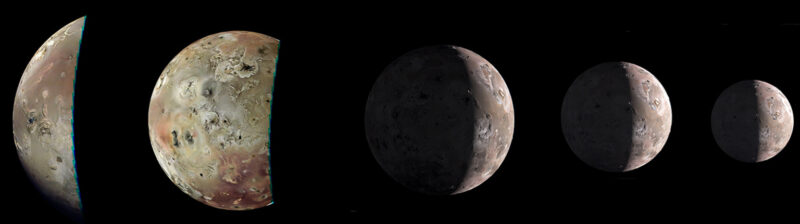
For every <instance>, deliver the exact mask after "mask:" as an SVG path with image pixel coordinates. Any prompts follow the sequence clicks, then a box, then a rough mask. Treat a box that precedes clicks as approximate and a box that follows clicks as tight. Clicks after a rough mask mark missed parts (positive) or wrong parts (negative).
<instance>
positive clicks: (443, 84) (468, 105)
mask: <svg viewBox="0 0 800 224" xmlns="http://www.w3.org/2000/svg"><path fill="white" fill-rule="evenodd" d="M365 128H366V134H367V141H368V143H369V146H370V148H371V149H372V153H373V155H374V157H375V159H376V160H377V161H378V163H379V164H380V165H381V167H382V168H383V170H384V171H386V173H388V174H389V176H391V177H392V178H394V180H395V181H397V182H398V183H400V184H402V185H403V186H405V187H407V188H408V189H411V190H413V191H416V192H420V193H425V194H434V195H448V194H458V193H462V192H465V191H468V190H470V189H473V188H475V187H477V186H478V185H480V184H481V183H483V182H484V181H486V180H487V179H488V178H489V177H491V176H492V174H494V172H495V171H497V169H498V168H499V167H500V164H501V163H502V162H503V160H504V159H505V157H506V154H507V153H508V149H509V147H510V144H511V138H512V137H513V133H514V107H513V105H512V101H511V94H510V93H509V91H508V87H507V86H506V83H505V81H504V80H503V77H502V76H500V73H499V72H498V71H497V69H495V67H494V66H492V64H491V63H489V62H488V61H487V60H486V59H484V58H483V57H481V56H480V55H478V54H476V53H474V52H472V51H470V50H467V49H464V48H461V47H456V46H432V47H425V48H420V49H417V50H414V51H411V52H409V53H407V54H405V55H403V56H401V57H400V58H397V59H396V60H394V61H393V62H392V63H391V64H389V65H388V66H387V67H386V68H385V69H384V71H383V73H381V75H380V77H378V79H377V81H376V82H375V84H374V86H373V87H372V91H371V92H370V94H369V98H368V99H367V107H366V113H365Z"/></svg>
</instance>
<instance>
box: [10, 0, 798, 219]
mask: <svg viewBox="0 0 800 224" xmlns="http://www.w3.org/2000/svg"><path fill="white" fill-rule="evenodd" d="M307 4H308V5H301V6H280V5H273V4H272V3H269V2H261V3H255V4H253V3H240V2H233V1H231V2H222V4H220V3H219V2H215V3H204V2H197V3H193V4H192V5H187V6H188V8H181V7H180V5H176V6H172V7H169V8H163V7H162V6H161V5H152V6H141V5H133V4H131V5H128V4H124V3H121V4H116V5H105V6H101V5H97V6H95V5H87V6H79V7H67V6H48V7H11V9H7V11H8V12H6V13H5V14H3V15H2V20H1V21H6V22H5V23H3V25H4V26H5V30H4V31H3V35H2V36H3V37H2V38H3V43H5V44H4V46H3V47H2V50H3V52H2V55H3V60H2V68H4V71H5V72H4V75H2V85H3V86H2V88H0V89H2V91H3V93H2V96H1V98H0V99H2V101H1V102H0V105H5V106H3V107H2V108H3V109H2V110H0V111H5V112H4V113H7V114H5V115H4V116H5V117H6V118H8V119H7V120H6V122H5V124H6V130H7V131H6V132H5V137H4V139H5V141H4V145H5V146H4V148H6V149H5V150H0V159H2V161H1V162H0V164H2V172H4V173H7V174H8V175H7V176H6V177H4V178H2V180H3V181H2V184H0V185H2V188H3V190H2V192H4V195H3V197H2V200H3V202H4V203H3V204H4V205H3V208H2V210H1V211H2V213H3V214H4V217H17V218H19V217H22V218H23V220H25V221H26V222H27V221H32V222H35V223H41V222H51V221H55V222H62V221H65V218H64V217H63V216H62V215H60V214H59V213H58V212H57V211H56V210H55V209H53V208H52V207H50V206H49V205H48V204H46V202H45V200H44V199H43V198H42V197H41V196H40V195H39V194H38V193H37V192H36V190H35V189H34V188H33V185H32V184H31V183H30V181H28V180H27V178H26V174H25V173H24V171H23V169H22V166H21V165H20V163H19V160H18V157H17V155H16V151H15V150H14V143H13V136H12V132H11V119H10V117H11V113H10V111H11V109H12V105H13V100H14V93H15V91H16V88H17V84H18V82H19V78H20V77H21V75H22V72H23V70H24V68H25V65H26V64H27V62H28V60H30V58H31V56H32V55H33V53H34V52H35V51H36V49H37V48H38V47H39V46H40V45H41V44H42V43H43V42H44V41H45V40H46V39H47V37H49V36H50V35H51V34H53V33H54V32H55V31H56V30H58V29H59V28H61V27H62V26H64V25H65V24H67V23H68V22H70V21H72V20H75V19H77V18H78V17H80V16H83V15H88V18H87V20H86V28H85V30H84V34H83V35H84V36H83V42H82V48H81V51H80V58H79V68H78V74H77V87H76V98H75V125H76V126H75V133H76V134H75V142H76V147H77V152H76V154H77V163H78V167H77V168H78V174H79V178H80V190H81V195H82V199H83V205H84V208H85V216H86V219H87V221H88V222H90V223H116V222H120V221H152V222H157V223H161V222H165V221H181V222H184V221H186V222H187V223H189V222H191V221H198V222H200V223H210V222H219V221H244V220H249V219H252V220H263V221H265V222H267V221H270V220H272V219H287V220H293V219H299V220H306V219H327V218H369V219H374V220H380V221H384V220H394V219H397V218H403V219H416V218H419V217H438V218H442V219H451V218H455V219H464V220H469V221H474V220H476V219H480V218H492V219H495V218H504V219H513V220H521V221H530V220H543V219H544V220H552V219H556V220H576V219H578V220H592V221H637V220H642V219H646V220H653V219H655V220H660V219H663V218H669V219H687V220H688V219H692V218H695V217H708V218H725V219H739V218H743V217H761V216H767V217H776V216H778V217H782V216H789V217H790V215H791V214H792V213H791V210H790V209H791V208H793V206H795V205H796V201H797V200H798V199H800V197H798V196H799V195H798V193H797V189H798V187H800V185H798V184H797V183H796V181H795V178H797V175H796V172H795V170H796V166H797V162H798V161H800V152H798V151H797V149H794V145H795V144H794V143H795V142H797V140H791V141H789V144H788V145H787V147H786V148H785V149H784V150H783V152H781V153H780V154H778V155H777V156H776V157H774V158H772V159H770V160H768V161H765V162H762V163H758V164H746V163H741V162H738V161H735V160H733V159H731V158H729V157H728V156H727V155H725V154H724V153H723V152H722V151H721V150H720V149H719V148H718V147H717V145H716V143H715V142H714V139H713V137H712V135H711V129H710V121H709V117H710V114H711V108H712V106H713V103H714V101H715V100H716V97H717V96H719V93H720V92H721V91H722V90H723V89H725V88H726V87H728V86H729V85H731V84H733V83H735V82H738V81H741V80H744V79H759V80H763V81H766V82H769V83H771V84H773V85H775V86H777V87H778V88H780V89H781V91H783V93H784V94H785V95H786V96H787V97H788V99H789V100H790V101H792V102H796V101H797V100H800V92H796V91H800V90H798V89H797V88H796V85H798V84H797V83H796V80H795V78H794V77H795V76H796V75H797V74H798V73H800V69H799V68H798V67H797V64H798V62H800V54H798V52H800V51H798V50H800V20H795V19H793V18H790V17H785V16H780V15H774V14H768V15H767V16H761V15H758V16H755V15H753V14H752V13H744V14H742V13H729V12H727V11H724V10H722V9H714V8H712V9H710V10H706V9H703V10H699V9H698V10H685V11H675V10H672V9H671V8H663V7H661V6H648V7H644V6H642V7H639V6H626V7H618V6H621V5H603V6H602V7H600V6H598V7H595V6H587V7H585V8H583V9H582V10H575V9H573V7H572V6H570V5H564V6H550V5H501V4H494V5H485V4H477V3H476V4H471V3H460V4H447V5H446V4H441V5H431V4H430V3H421V4H417V5H414V4H412V3H404V4H398V5H393V4H386V5H382V4H374V5H373V4H367V5H361V4H323V5H312V3H307ZM677 8H684V7H677ZM684 9H685V8H684ZM662 10H663V11H662ZM659 11H662V12H659ZM228 30H249V31H255V32H260V33H264V34H267V35H270V36H273V37H276V38H278V39H280V40H281V48H280V58H279V62H278V68H277V78H276V81H275V83H276V86H275V91H274V100H273V107H272V108H273V112H272V113H273V114H272V136H271V141H272V144H271V146H272V148H271V154H272V164H271V166H272V174H273V176H272V178H273V179H272V180H273V193H274V199H275V204H273V205H270V206H268V207H265V208H261V209H256V210H252V211H244V212H233V211H224V210H218V209H214V208H212V207H209V206H206V205H203V204H201V203H199V202H196V201H195V200H194V199H191V198H190V197H189V196H187V195H185V194H184V193H183V192H181V191H180V190H179V189H178V188H177V187H175V186H174V185H173V184H172V182H171V181H170V180H169V179H167V176H166V175H165V174H164V173H163V171H162V170H161V168H160V166H159V165H158V163H157V161H156V159H155V156H154V155H153V151H152V148H151V145H150V141H149V136H148V130H147V108H148V107H149V101H150V96H151V94H152V90H153V88H154V86H155V82H156V80H157V78H158V76H159V75H160V74H161V71H162V70H163V69H164V67H165V66H166V65H167V63H168V62H169V61H170V60H171V59H172V57H174V56H175V55H176V54H177V53H178V52H179V51H180V50H182V49H183V48H184V47H186V46H187V45H189V44H190V43H192V42H194V41H195V40H198V39H200V38H202V37H204V36H207V35H210V34H213V33H217V32H222V31H228ZM436 44H452V45H458V46H462V47H465V48H467V49H470V50H472V51H475V52H476V53H478V54H480V55H481V56H483V57H484V58H486V59H487V60H489V61H490V62H492V64H493V65H494V66H495V67H496V68H497V69H498V70H499V71H500V73H501V74H502V75H503V77H504V78H505V81H506V83H507V84H508V87H509V89H510V92H511V95H512V97H513V100H514V108H515V114H516V119H517V120H516V129H515V135H514V140H513V142H512V145H511V149H510V151H509V153H508V157H507V158H506V160H505V162H504V163H503V165H502V166H501V168H500V169H499V170H498V171H497V172H496V173H495V174H494V176H493V177H492V178H490V179H489V180H488V181H486V182H485V183H483V184H482V185H481V186H479V187H477V188H475V189H473V190H471V191H469V192H466V193H463V194H459V195H454V196H425V195H419V194H416V193H414V192H412V191H410V190H406V189H405V188H403V187H402V186H401V185H399V184H397V183H395V182H394V181H393V180H392V179H391V178H390V177H389V176H387V175H386V174H385V173H384V172H383V171H382V170H381V168H380V166H379V165H378V164H377V162H375V160H374V159H373V157H372V155H371V152H370V150H369V147H368V145H367V142H366V139H365V134H364V118H363V115H364V107H365V102H366V99H367V95H368V93H369V91H370V88H371V86H372V83H373V82H374V81H375V79H376V78H377V76H378V74H380V73H381V71H382V70H383V68H384V66H386V65H388V64H389V63H390V62H391V61H392V60H394V59H395V58H397V57H399V56H400V55H402V54H404V53H406V52H408V51H410V50H413V49H416V48H419V47H423V46H428V45H436ZM606 61H628V62H632V63H635V64H638V65H640V66H642V67H644V68H645V69H647V70H649V71H650V72H652V73H653V74H654V75H655V76H656V77H657V78H658V79H659V80H660V81H661V83H662V84H663V85H664V87H665V88H666V91H667V93H668V95H669V97H670V101H671V104H672V110H673V125H672V132H671V134H670V136H669V139H668V141H667V144H666V146H665V147H664V149H663V150H662V151H661V153H660V154H659V155H658V156H657V157H656V158H655V159H654V160H652V161H651V162H650V163H648V164H647V165H645V166H643V167H641V168H639V169H637V170H634V171H631V172H627V173H605V172H602V171H598V170H594V169H592V168H590V167H589V166H587V165H585V164H583V163H582V162H581V161H580V160H578V159H577V157H575V156H574V155H573V154H572V152H571V151H570V149H569V147H568V146H567V144H566V142H565V140H564V137H563V135H562V132H561V128H560V116H559V114H560V108H561V102H562V99H563V96H564V94H565V93H566V90H567V88H568V87H569V86H570V84H571V83H572V81H573V80H574V78H575V77H576V76H577V75H579V74H580V73H581V72H583V71H584V70H586V69H588V68H590V67H592V66H594V65H596V64H598V63H601V62H606Z"/></svg>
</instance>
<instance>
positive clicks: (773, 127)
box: [711, 80, 794, 163]
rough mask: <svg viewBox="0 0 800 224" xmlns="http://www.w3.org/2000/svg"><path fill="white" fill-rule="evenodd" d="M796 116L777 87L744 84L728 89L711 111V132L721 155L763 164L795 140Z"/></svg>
mask: <svg viewBox="0 0 800 224" xmlns="http://www.w3.org/2000/svg"><path fill="white" fill-rule="evenodd" d="M793 128H794V113H793V112H792V106H791V105H790V104H789V100H788V99H786V96H785V95H783V93H782V92H781V91H780V90H778V88H776V87H775V86H773V85H771V84H769V83H766V82H764V81H759V80H745V81H741V82H738V83H735V84H733V85H731V86H730V87H728V88H727V89H725V90H724V91H723V92H722V94H721V95H720V96H719V98H717V101H716V103H714V109H713V110H712V111H711V131H712V133H713V134H714V140H716V141H717V144H718V145H719V147H720V148H722V151H724V152H725V153H726V154H728V155H729V156H731V157H732V158H734V159H736V160H739V161H742V162H749V163H755V162H762V161H765V160H768V159H770V158H772V157H774V156H775V155H777V154H778V153H780V152H781V150H783V148H784V147H786V144H787V143H788V142H789V138H791V137H792V129H793Z"/></svg>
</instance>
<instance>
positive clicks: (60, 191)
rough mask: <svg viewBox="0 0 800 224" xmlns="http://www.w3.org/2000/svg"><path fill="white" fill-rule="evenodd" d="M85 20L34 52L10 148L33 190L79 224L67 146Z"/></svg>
mask: <svg viewBox="0 0 800 224" xmlns="http://www.w3.org/2000/svg"><path fill="white" fill-rule="evenodd" d="M84 20H85V17H81V18H79V19H77V20H75V21H72V22H71V23H69V24H67V25H66V26H64V27H63V28H61V29H60V30H58V31H57V32H56V33H55V34H53V35H52V36H50V38H48V39H47V41H45V43H44V44H43V45H42V46H41V47H40V48H39V50H37V51H36V53H35V54H34V55H33V58H32V59H31V60H30V62H29V63H28V66H27V67H25V72H23V74H22V78H21V79H20V81H19V87H18V88H17V94H16V97H15V98H14V112H13V116H14V120H13V126H14V143H15V144H16V148H17V154H18V155H19V159H20V161H21V163H22V166H23V167H24V169H25V171H26V172H27V174H28V177H30V179H31V181H32V182H33V183H34V185H35V186H36V187H37V188H38V189H39V191H40V192H42V194H44V195H45V197H46V198H47V199H48V200H49V201H51V202H52V203H53V204H54V205H55V206H56V207H57V208H58V209H59V210H60V211H61V212H62V213H64V214H66V215H67V216H69V217H70V218H71V219H73V220H75V221H79V222H80V221H81V220H82V213H81V199H80V195H79V194H78V181H77V173H76V172H75V157H74V145H73V141H72V134H73V129H72V122H73V116H72V106H73V98H72V97H73V94H74V88H75V86H74V82H75V72H76V69H77V62H78V50H79V48H80V41H81V37H82V33H83V24H84Z"/></svg>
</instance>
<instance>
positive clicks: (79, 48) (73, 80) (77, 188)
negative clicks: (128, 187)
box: [69, 16, 87, 212]
mask: <svg viewBox="0 0 800 224" xmlns="http://www.w3.org/2000/svg"><path fill="white" fill-rule="evenodd" d="M86 18H87V16H83V25H82V26H81V38H80V39H79V40H78V52H77V53H76V54H75V78H74V79H72V106H71V107H70V109H72V117H71V118H70V119H69V122H70V124H71V125H72V132H71V133H70V137H72V168H73V169H75V174H74V175H75V191H77V193H78V207H79V208H80V210H81V212H83V199H81V186H80V184H79V183H80V181H78V165H77V163H76V161H75V91H76V90H77V89H76V88H75V83H76V80H77V79H78V61H79V60H80V55H81V45H83V31H84V30H85V29H86Z"/></svg>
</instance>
